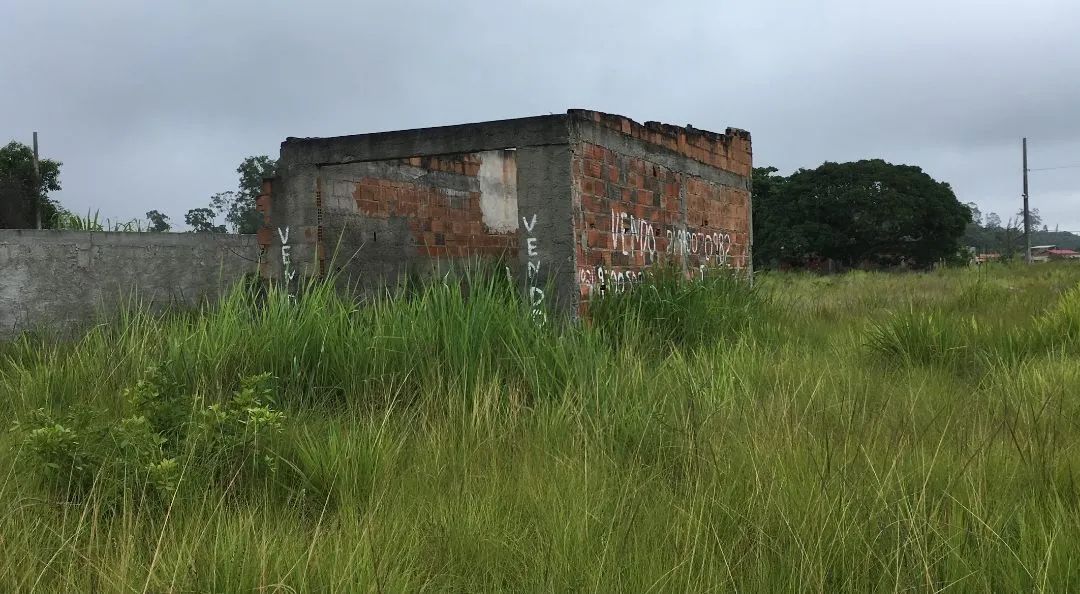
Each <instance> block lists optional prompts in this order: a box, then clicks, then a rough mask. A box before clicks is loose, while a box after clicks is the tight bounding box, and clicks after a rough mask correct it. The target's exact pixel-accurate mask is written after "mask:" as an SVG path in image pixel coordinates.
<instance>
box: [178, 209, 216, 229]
mask: <svg viewBox="0 0 1080 594" xmlns="http://www.w3.org/2000/svg"><path fill="white" fill-rule="evenodd" d="M184 222H185V223H187V224H188V225H189V226H190V227H191V230H192V231H194V232H196V233H225V226H224V225H215V224H214V211H213V210H211V209H209V208H205V207H203V208H193V209H191V210H189V211H187V214H185V215H184Z"/></svg>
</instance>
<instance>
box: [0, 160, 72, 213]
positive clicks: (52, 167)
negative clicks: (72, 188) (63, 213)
mask: <svg viewBox="0 0 1080 594" xmlns="http://www.w3.org/2000/svg"><path fill="white" fill-rule="evenodd" d="M61 165H62V163H61V162H60V161H54V160H52V159H41V160H40V161H39V163H38V170H39V171H40V172H41V180H40V183H36V182H35V179H34V150H33V149H32V148H30V147H28V146H26V145H25V144H22V143H21V142H16V141H14V140H13V141H11V142H9V143H8V144H7V145H6V146H4V147H3V148H0V200H3V203H0V227H9V228H10V227H16V228H18V227H33V226H35V225H36V219H37V213H36V212H35V210H36V209H35V204H34V202H35V197H38V196H40V197H41V223H42V227H44V228H46V229H51V228H53V227H54V226H55V224H56V220H57V215H58V214H59V212H60V205H59V204H57V202H56V201H54V200H52V199H50V198H49V192H56V191H59V190H60V166H61Z"/></svg>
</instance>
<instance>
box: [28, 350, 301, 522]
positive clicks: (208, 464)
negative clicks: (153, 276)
mask: <svg viewBox="0 0 1080 594" xmlns="http://www.w3.org/2000/svg"><path fill="white" fill-rule="evenodd" d="M161 378H162V374H161V372H160V371H159V370H158V369H157V368H151V369H149V370H148V371H147V372H146V374H145V375H144V376H143V377H142V378H140V379H139V380H138V381H137V382H136V383H135V385H134V386H132V387H131V388H129V389H127V390H125V395H126V396H127V402H128V404H129V405H130V406H131V408H132V410H131V411H130V412H131V414H130V415H129V416H124V417H122V418H120V419H115V417H114V416H110V415H109V414H107V412H105V411H101V410H94V409H90V408H88V407H86V406H80V407H74V408H72V409H71V411H70V412H68V413H67V414H66V415H64V416H60V417H58V416H55V415H53V414H51V413H49V412H47V411H46V410H44V409H38V410H36V411H34V412H33V414H32V415H31V416H30V418H29V419H27V420H26V421H25V422H22V423H16V425H15V427H14V430H15V431H16V432H18V433H21V434H22V435H23V443H24V445H25V447H26V451H27V452H28V454H29V456H28V458H27V459H26V463H27V471H28V472H29V473H30V474H31V475H34V476H36V477H37V478H38V479H39V483H40V484H41V485H42V486H43V487H45V488H46V489H47V490H48V491H51V492H52V493H54V494H55V495H57V496H59V497H61V498H63V499H66V500H73V501H78V500H82V499H84V498H86V497H88V496H90V495H91V494H92V493H93V494H95V495H96V497H97V498H98V500H99V501H101V502H103V503H104V505H105V506H110V505H114V504H116V503H117V502H119V501H120V500H121V499H122V498H126V497H130V496H137V497H136V499H141V498H142V497H143V496H153V497H158V498H168V497H169V496H171V495H172V494H173V493H174V492H175V490H176V489H177V488H178V486H179V482H180V475H181V471H182V470H185V471H186V473H189V474H192V475H194V476H209V477H218V478H221V477H228V476H235V474H236V473H239V472H242V471H245V470H253V471H256V472H261V471H270V472H273V471H274V469H275V468H276V467H277V460H276V458H275V455H274V453H273V450H272V449H271V444H272V440H273V438H274V436H276V435H277V434H278V433H280V432H281V430H282V427H283V424H284V422H285V415H284V413H282V412H280V411H277V410H274V409H273V408H272V406H271V405H270V394H271V391H270V388H269V380H270V377H269V375H268V374H261V375H258V376H253V377H249V378H246V379H244V380H242V382H241V385H242V387H241V389H240V390H239V391H237V392H236V393H235V394H233V396H232V398H231V399H230V400H229V401H228V402H227V403H226V404H224V405H222V404H212V405H209V406H204V405H203V404H202V403H201V402H202V399H201V398H196V397H192V396H190V395H181V394H182V393H181V392H180V391H179V389H178V387H177V386H176V385H175V384H170V383H168V382H165V381H163V380H162V379H161ZM191 411H197V412H196V414H195V415H192V414H191ZM180 459H184V460H189V461H190V464H189V465H188V467H187V468H186V469H182V468H181V465H180V463H179V460H180Z"/></svg>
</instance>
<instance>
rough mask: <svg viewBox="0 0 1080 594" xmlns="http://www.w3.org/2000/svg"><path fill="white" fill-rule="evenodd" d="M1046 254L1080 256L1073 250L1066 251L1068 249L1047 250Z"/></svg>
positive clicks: (1079, 253)
mask: <svg viewBox="0 0 1080 594" xmlns="http://www.w3.org/2000/svg"><path fill="white" fill-rule="evenodd" d="M1046 253H1048V254H1052V255H1054V256H1080V252H1075V251H1073V250H1066V249H1060V250H1046Z"/></svg>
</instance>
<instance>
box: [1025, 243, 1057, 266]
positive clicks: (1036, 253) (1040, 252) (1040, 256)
mask: <svg viewBox="0 0 1080 594" xmlns="http://www.w3.org/2000/svg"><path fill="white" fill-rule="evenodd" d="M1055 248H1057V246H1056V245H1033V246H1031V261H1032V262H1049V261H1050V254H1049V252H1050V250H1052V249H1055Z"/></svg>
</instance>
